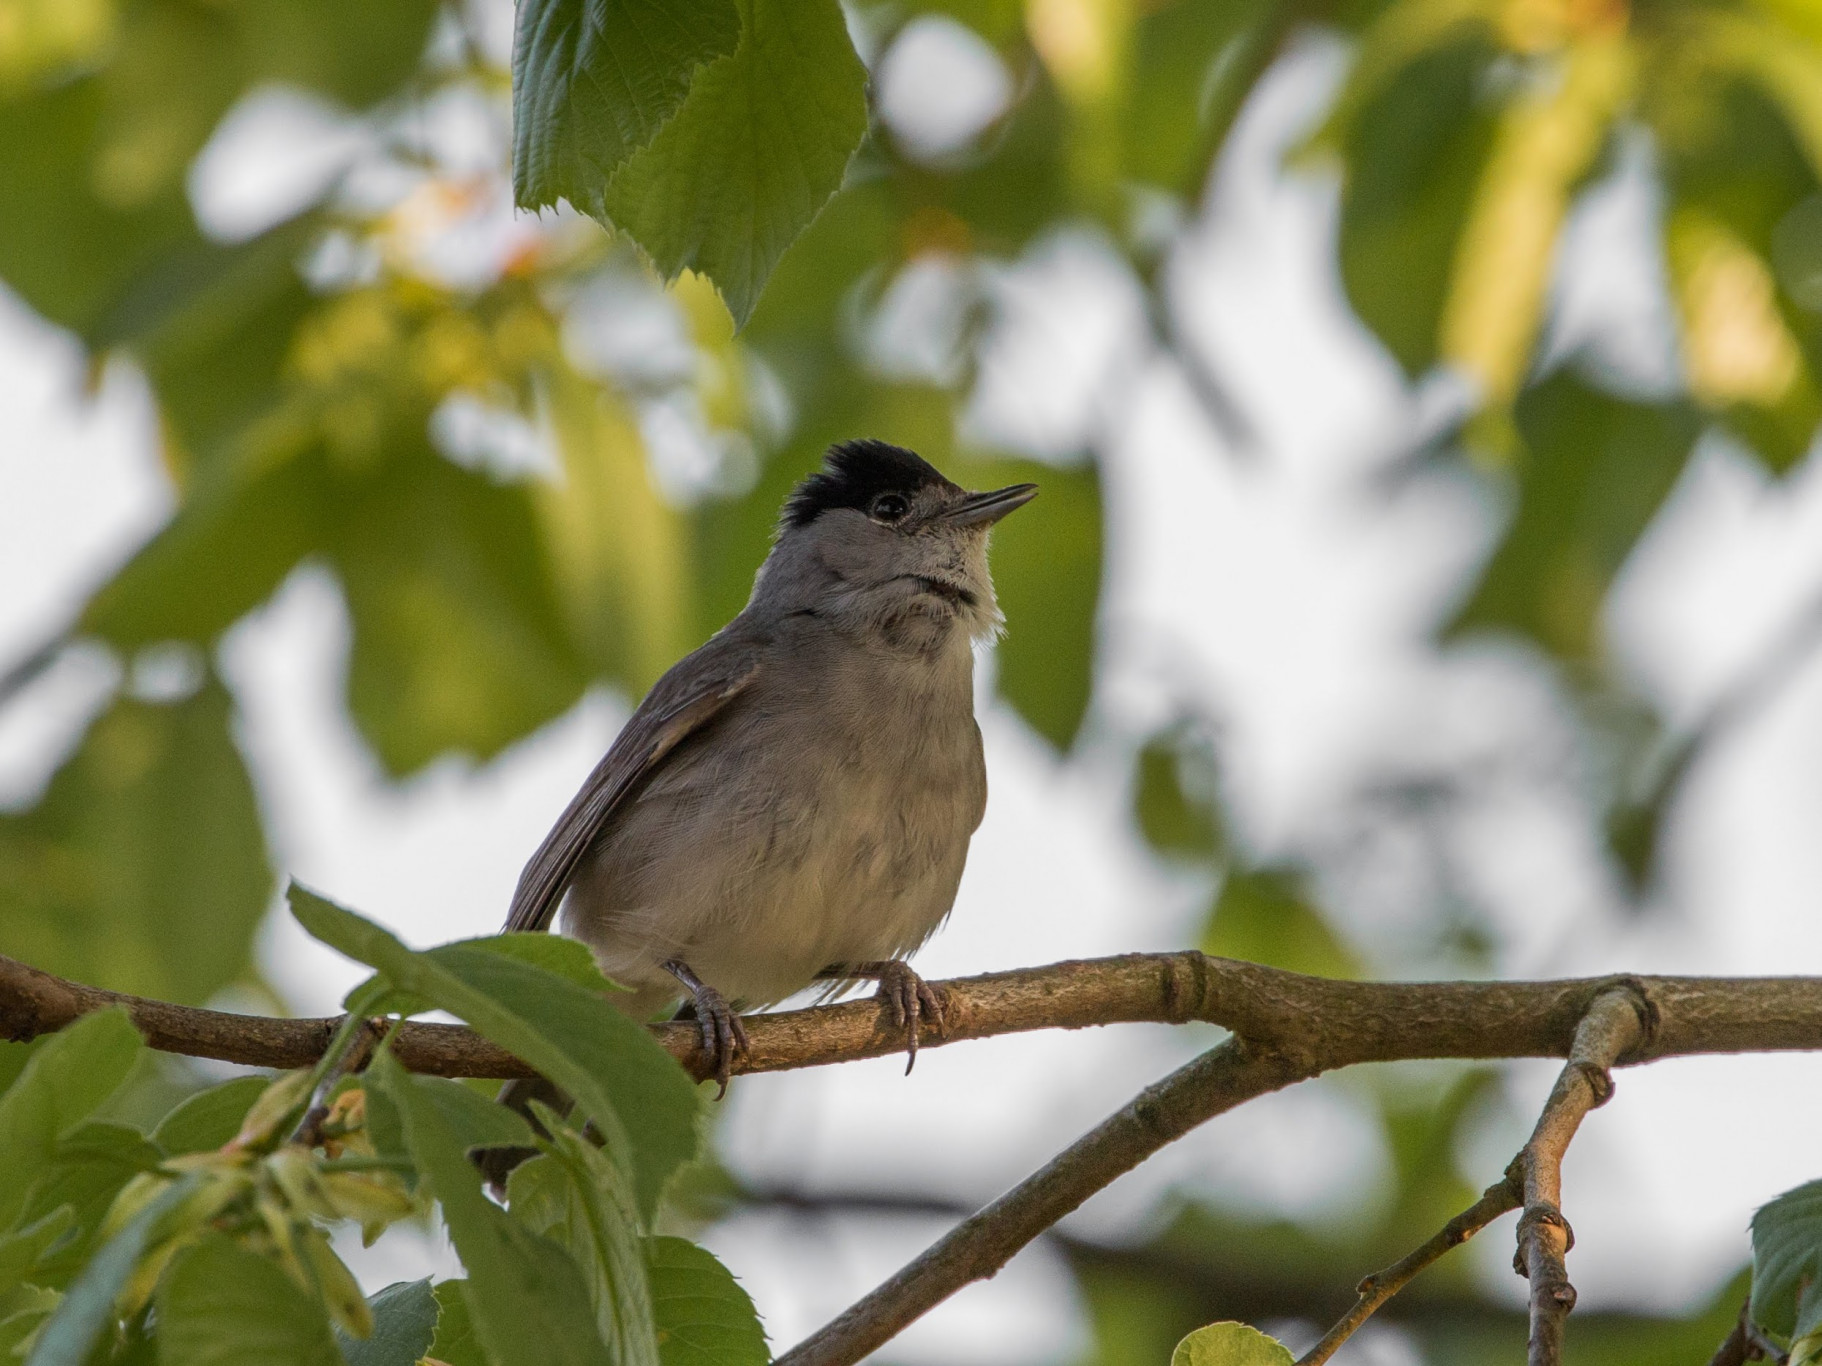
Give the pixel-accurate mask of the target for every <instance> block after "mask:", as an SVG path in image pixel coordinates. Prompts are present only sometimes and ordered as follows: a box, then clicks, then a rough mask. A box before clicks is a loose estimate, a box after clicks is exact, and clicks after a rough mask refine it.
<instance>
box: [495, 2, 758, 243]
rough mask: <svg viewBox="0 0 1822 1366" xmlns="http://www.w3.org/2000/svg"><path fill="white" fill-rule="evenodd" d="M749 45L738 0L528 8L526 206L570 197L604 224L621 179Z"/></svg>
mask: <svg viewBox="0 0 1822 1366" xmlns="http://www.w3.org/2000/svg"><path fill="white" fill-rule="evenodd" d="M739 38H740V13H739V11H738V10H737V9H736V8H735V5H734V0H525V2H524V3H523V4H521V5H520V6H519V9H518V15H517V19H516V31H515V34H514V39H513V54H512V103H513V118H512V123H513V128H512V141H513V148H512V180H513V197H514V198H515V199H516V200H517V202H518V204H519V207H520V208H525V209H541V208H547V207H550V206H553V205H555V204H556V202H557V201H558V200H559V199H567V200H568V201H569V202H570V203H571V204H573V205H575V206H576V207H577V208H578V209H581V210H582V211H583V212H584V213H590V214H594V215H595V216H596V217H600V216H601V214H602V207H601V200H602V194H603V192H604V191H605V190H606V188H607V183H608V181H609V180H611V179H612V178H613V175H614V172H616V171H618V170H619V169H620V167H621V165H622V164H623V163H624V162H625V161H626V159H627V158H628V157H629V156H631V155H632V154H633V153H634V152H635V151H637V150H638V149H639V148H641V147H643V146H645V145H646V144H647V143H648V142H650V141H651V140H652V138H653V137H654V136H655V135H656V134H657V132H658V129H659V128H660V127H661V126H662V125H663V124H664V122H665V120H666V119H668V118H670V117H671V115H672V114H674V113H676V112H677V107H678V106H679V105H681V104H682V103H683V99H684V96H685V95H686V94H688V93H689V88H690V81H691V80H692V79H693V78H694V77H695V75H696V70H697V68H698V67H700V66H701V65H702V64H703V63H704V62H709V61H713V60H714V59H715V58H717V57H722V56H726V55H727V54H728V53H730V52H732V51H733V50H734V45H735V43H736V42H738V41H739Z"/></svg>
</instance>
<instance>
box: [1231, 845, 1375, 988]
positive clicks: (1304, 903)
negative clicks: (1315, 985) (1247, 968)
mask: <svg viewBox="0 0 1822 1366" xmlns="http://www.w3.org/2000/svg"><path fill="white" fill-rule="evenodd" d="M1201 948H1202V952H1204V953H1212V954H1214V955H1215V956H1216V957H1219V958H1240V959H1244V960H1245V961H1246V962H1249V963H1264V964H1267V965H1268V966H1270V967H1274V968H1287V969H1289V970H1290V971H1292V972H1307V973H1311V974H1313V975H1315V976H1319V977H1358V976H1359V975H1360V964H1359V963H1358V962H1357V961H1356V960H1355V957H1354V955H1353V953H1352V952H1351V951H1350V950H1349V949H1348V947H1347V946H1346V945H1345V944H1343V943H1342V942H1341V940H1340V938H1338V937H1337V936H1336V934H1335V932H1334V931H1333V930H1332V929H1330V928H1329V924H1328V921H1326V920H1324V919H1323V917H1322V912H1321V911H1319V910H1318V909H1317V908H1316V906H1315V904H1314V902H1313V901H1312V900H1311V899H1310V897H1309V895H1308V893H1307V891H1306V890H1305V888H1304V885H1303V879H1302V878H1301V877H1300V876H1299V875H1298V874H1297V873H1295V872H1291V871H1288V870H1282V869H1270V868H1268V869H1257V870H1253V871H1235V872H1232V873H1229V874H1228V876H1227V879H1226V881H1224V882H1223V883H1222V884H1221V892H1220V895H1219V896H1217V897H1216V898H1215V910H1214V915H1213V917H1212V918H1211V919H1210V920H1209V922H1208V928H1207V929H1206V930H1204V931H1203V933H1202V945H1201Z"/></svg>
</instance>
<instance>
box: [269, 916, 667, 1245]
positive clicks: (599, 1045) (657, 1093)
mask: <svg viewBox="0 0 1822 1366" xmlns="http://www.w3.org/2000/svg"><path fill="white" fill-rule="evenodd" d="M290 899H291V909H292V913H293V914H294V915H296V916H297V919H298V922H299V923H300V924H302V925H303V927H304V928H305V929H306V930H308V931H309V932H310V933H311V934H312V935H314V936H315V937H316V938H318V939H320V940H322V941H323V942H324V943H326V944H328V945H329V946H330V947H332V948H335V949H338V950H340V951H341V952H342V953H345V954H347V955H348V956H349V957H350V958H353V959H356V960H357V961H359V962H362V963H366V964H367V965H368V966H369V967H372V968H376V969H378V970H379V971H380V972H381V973H382V974H384V976H385V977H386V978H387V979H388V980H389V981H391V983H392V984H393V985H394V986H395V987H400V988H403V989H404V990H406V991H410V992H413V993H415V994H417V995H419V996H421V997H423V998H424V999H426V1000H429V1001H433V1002H435V1003H436V1004H437V1005H438V1006H439V1007H441V1008H442V1009H444V1010H447V1011H449V1012H451V1013H452V1014H454V1015H458V1016H460V1017H461V1018H462V1019H464V1020H466V1021H467V1022H468V1023H469V1024H470V1025H472V1026H473V1027H474V1028H475V1029H476V1030H478V1031H479V1032H480V1033H482V1034H484V1035H486V1036H487V1037H488V1038H490V1039H492V1040H493V1041H494V1042H495V1043H497V1044H499V1045H500V1046H501V1047H502V1048H505V1049H507V1050H509V1051H510V1052H511V1053H513V1054H514V1055H515V1056H516V1057H519V1058H523V1059H524V1060H525V1061H526V1062H528V1063H530V1064H531V1065H532V1066H533V1067H535V1068H536V1069H537V1070H538V1071H539V1072H541V1073H542V1074H543V1075H544V1076H546V1077H548V1078H550V1080H551V1081H552V1082H554V1083H555V1084H556V1085H557V1086H559V1087H561V1088H562V1089H563V1090H564V1091H566V1092H568V1093H569V1094H570V1095H571V1096H573V1097H574V1098H575V1100H576V1102H577V1104H579V1105H580V1106H581V1107H582V1111H583V1113H584V1114H586V1115H588V1117H589V1118H590V1119H592V1120H594V1121H595V1123H596V1124H597V1125H598V1126H599V1127H600V1128H601V1129H602V1131H603V1132H604V1133H607V1134H609V1135H613V1134H615V1133H616V1132H618V1133H621V1134H625V1135H627V1139H628V1141H629V1142H630V1145H631V1146H630V1153H631V1160H632V1168H633V1174H634V1188H635V1190H636V1192H637V1195H638V1201H639V1210H640V1214H641V1216H642V1217H644V1218H646V1219H648V1220H649V1219H650V1218H651V1215H652V1213H653V1211H655V1210H656V1208H657V1205H658V1198H659V1196H660V1195H661V1194H662V1193H663V1189H664V1184H665V1182H666V1181H667V1180H669V1178H670V1175H671V1173H672V1172H674V1171H675V1170H676V1169H677V1167H678V1166H680V1165H681V1164H682V1163H684V1162H686V1161H688V1160H689V1159H690V1158H691V1157H692V1156H693V1155H694V1154H695V1151H696V1142H697V1139H696V1092H695V1087H694V1084H693V1083H692V1082H691V1081H690V1079H689V1076H688V1074H686V1073H685V1072H684V1071H683V1069H682V1068H680V1067H678V1066H677V1063H676V1061H675V1060H674V1059H673V1058H672V1057H671V1055H670V1054H668V1053H666V1052H665V1051H664V1050H663V1049H662V1048H660V1047H659V1046H658V1044H657V1043H656V1042H655V1041H654V1040H653V1038H652V1036H651V1035H650V1034H648V1033H647V1032H646V1031H645V1030H644V1029H643V1028H641V1027H640V1026H639V1025H638V1024H636V1023H634V1022H633V1021H632V1020H629V1019H628V1018H627V1017H626V1016H624V1015H622V1014H621V1013H620V1012H619V1011H617V1010H615V1009H614V1008H613V1007H612V1006H611V1005H609V1004H608V1003H607V1000H606V999H605V998H604V997H602V996H600V995H599V994H597V993H595V992H592V991H588V990H586V989H584V988H582V987H580V986H577V985H576V984H575V983H574V982H572V981H569V980H568V979H566V978H563V977H558V976H555V975H553V974H551V973H549V972H545V971H544V970H542V969H541V968H538V967H535V966H533V965H532V964H530V963H525V962H520V961H518V960H515V959H512V958H506V957H502V956H501V955H500V954H498V953H494V952H489V951H487V950H485V949H478V948H472V947H467V946H464V945H460V944H451V945H445V946H444V947H443V948H440V949H432V950H430V951H428V952H426V953H413V952H412V951H411V950H410V949H408V948H406V947H405V946H404V945H403V944H401V943H400V942H399V941H398V940H397V939H396V938H394V937H393V936H392V935H391V934H389V933H387V932H386V931H385V930H383V929H381V928H380V927H379V926H377V925H374V924H372V923H371V922H369V921H366V920H363V919H361V917H359V916H357V915H355V914H354V913H352V912H351V911H347V910H344V909H342V908H341V907H340V906H337V905H335V904H334V903H333V902H330V901H326V900H324V899H323V898H322V897H319V896H317V895H316V894H315V893H313V892H310V891H308V890H307V889H305V888H303V887H300V886H298V885H297V884H296V883H293V884H292V885H291V890H290ZM622 1112H624V1114H625V1115H627V1116H629V1117H632V1118H633V1119H634V1120H635V1121H636V1122H635V1123H634V1124H631V1125H628V1124H625V1123H624V1122H623V1121H622V1119H621V1114H622Z"/></svg>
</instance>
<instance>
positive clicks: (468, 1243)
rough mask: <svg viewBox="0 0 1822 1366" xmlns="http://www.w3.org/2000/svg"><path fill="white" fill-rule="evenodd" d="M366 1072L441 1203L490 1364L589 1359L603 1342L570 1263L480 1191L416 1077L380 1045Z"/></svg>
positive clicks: (526, 1365)
mask: <svg viewBox="0 0 1822 1366" xmlns="http://www.w3.org/2000/svg"><path fill="white" fill-rule="evenodd" d="M369 1076H370V1077H371V1078H372V1082H373V1084H374V1085H376V1086H378V1087H380V1088H382V1089H383V1090H384V1091H385V1092H386V1093H387V1095H388V1096H389V1097H390V1098H391V1099H392V1101H393V1102H394V1103H395V1104H396V1105H397V1106H398V1109H399V1112H400V1114H401V1115H402V1116H403V1118H404V1124H405V1133H406V1137H407V1140H408V1142H409V1144H410V1147H411V1153H412V1156H413V1158H415V1159H416V1161H417V1165H418V1168H419V1170H420V1171H421V1172H422V1173H423V1175H424V1177H425V1179H426V1180H428V1181H429V1182H430V1185H431V1189H432V1190H433V1191H434V1192H435V1193H436V1197H437V1199H438V1200H439V1201H440V1202H441V1203H442V1207H443V1219H444V1222H445V1224H446V1225H447V1226H448V1229H449V1237H450V1241H451V1242H453V1243H454V1244H455V1249H456V1252H457V1253H458V1254H459V1255H460V1256H461V1258H462V1265H463V1266H464V1267H466V1268H467V1270H468V1280H467V1282H466V1283H465V1287H464V1298H465V1300H466V1301H467V1308H468V1311H469V1313H470V1315H471V1316H472V1319H473V1322H474V1328H475V1333H476V1335H477V1336H478V1337H479V1339H480V1340H481V1342H483V1343H484V1344H486V1349H487V1355H488V1357H489V1359H490V1361H491V1363H492V1366H595V1363H598V1362H599V1361H600V1360H601V1359H602V1355H603V1347H602V1343H601V1339H600V1338H599V1337H598V1336H597V1335H596V1333H595V1327H594V1315H593V1312H592V1310H591V1309H590V1307H589V1302H588V1292H587V1290H586V1289H585V1288H584V1286H583V1283H582V1276H581V1273H580V1272H579V1271H578V1270H577V1268H576V1264H575V1262H574V1261H572V1260H571V1259H570V1258H569V1256H568V1255H567V1254H566V1253H565V1252H564V1251H563V1249H562V1248H560V1247H558V1246H557V1245H556V1244H555V1243H553V1242H551V1241H550V1240H549V1239H547V1238H543V1237H540V1236H539V1235H538V1234H536V1233H534V1232H533V1231H532V1230H531V1229H530V1228H529V1227H527V1226H526V1225H525V1224H523V1223H521V1222H520V1221H519V1220H517V1219H514V1218H513V1217H512V1216H511V1215H509V1214H507V1212H506V1211H505V1210H503V1209H501V1208H500V1207H499V1206H498V1205H496V1204H494V1203H493V1202H492V1201H491V1200H489V1199H488V1198H487V1196H486V1194H485V1193H484V1192H483V1191H482V1189H481V1175H480V1173H479V1172H478V1171H477V1170H476V1169H475V1167H474V1166H473V1165H472V1164H471V1163H470V1162H469V1160H468V1157H467V1154H466V1152H465V1151H464V1149H463V1146H462V1141H461V1138H460V1137H459V1136H458V1135H457V1134H456V1133H455V1132H454V1131H453V1130H451V1129H450V1128H449V1127H448V1126H447V1124H446V1123H445V1122H444V1121H443V1118H442V1115H441V1113H440V1111H439V1109H438V1107H437V1104H436V1102H435V1100H434V1099H433V1098H432V1097H431V1096H430V1094H429V1092H428V1089H427V1088H425V1087H424V1086H423V1085H422V1081H423V1080H424V1079H422V1078H418V1077H414V1076H412V1075H411V1074H410V1073H409V1072H407V1071H405V1069H404V1068H402V1067H400V1066H399V1065H398V1063H397V1062H395V1061H394V1060H393V1059H392V1057H391V1055H390V1054H386V1053H382V1054H381V1055H380V1057H378V1058H377V1059H375V1061H374V1065H373V1067H372V1068H371V1069H370V1072H369Z"/></svg>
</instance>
